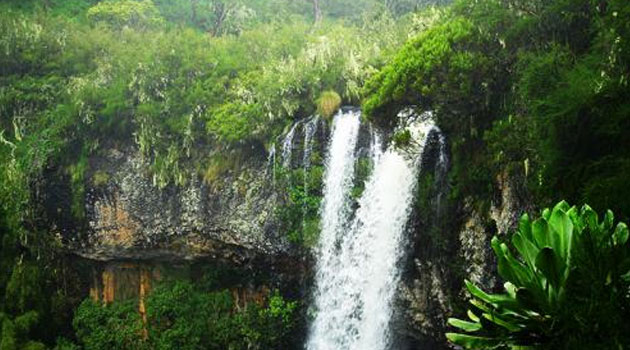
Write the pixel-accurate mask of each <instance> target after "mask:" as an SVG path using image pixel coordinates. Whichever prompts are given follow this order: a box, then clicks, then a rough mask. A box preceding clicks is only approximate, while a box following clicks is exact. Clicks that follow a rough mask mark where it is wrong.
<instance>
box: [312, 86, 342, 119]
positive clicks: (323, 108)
mask: <svg viewBox="0 0 630 350" xmlns="http://www.w3.org/2000/svg"><path fill="white" fill-rule="evenodd" d="M340 106H341V96H339V94H338V93H336V92H334V91H332V90H330V91H324V92H323V93H322V94H321V95H320V96H319V99H317V112H318V113H319V114H321V116H322V117H324V118H330V117H332V116H333V114H335V112H337V110H339V107H340Z"/></svg>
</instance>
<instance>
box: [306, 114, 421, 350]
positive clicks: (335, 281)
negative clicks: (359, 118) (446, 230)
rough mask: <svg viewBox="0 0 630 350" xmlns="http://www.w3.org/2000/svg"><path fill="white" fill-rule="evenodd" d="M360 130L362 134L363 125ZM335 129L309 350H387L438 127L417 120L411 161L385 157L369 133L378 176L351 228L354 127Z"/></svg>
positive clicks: (346, 122) (344, 121)
mask: <svg viewBox="0 0 630 350" xmlns="http://www.w3.org/2000/svg"><path fill="white" fill-rule="evenodd" d="M350 124H352V127H350ZM356 125H357V128H358V122H356ZM333 128H334V130H333V134H332V137H331V144H330V147H329V149H328V158H327V163H326V174H325V191H324V200H323V207H322V213H321V214H322V217H321V219H322V231H321V236H320V246H319V247H318V257H317V258H318V261H317V271H316V281H315V283H316V290H315V295H314V298H315V309H316V316H315V319H314V320H313V322H312V324H311V327H310V332H309V339H308V341H307V344H306V347H307V349H308V350H345V349H352V350H385V349H388V348H389V347H390V345H391V339H390V338H391V337H390V329H389V325H390V319H391V316H392V302H393V299H394V296H395V289H396V285H397V283H398V281H399V278H400V270H399V262H400V260H401V257H402V254H403V250H404V249H403V248H404V234H403V233H404V229H405V226H406V223H407V219H408V217H409V214H410V211H411V202H412V200H413V194H414V192H415V191H414V189H415V185H416V178H417V171H418V168H419V159H420V155H421V152H422V150H423V148H424V144H425V140H426V135H427V134H428V132H429V131H430V130H431V128H433V125H432V124H431V123H428V122H416V123H415V124H414V125H413V126H412V127H411V128H410V131H411V132H412V138H413V139H414V140H415V141H416V143H415V145H416V146H415V148H416V149H414V150H413V152H410V154H413V156H408V155H407V156H406V155H403V154H401V153H399V152H398V151H397V150H395V149H394V148H393V147H391V146H390V147H389V148H388V149H387V150H386V151H385V152H381V145H380V138H379V137H378V135H377V134H376V133H374V134H373V135H372V140H373V145H372V147H371V157H372V159H373V161H374V170H373V173H372V175H371V177H370V179H369V181H368V182H367V184H366V186H365V190H364V192H363V195H362V197H361V198H360V200H359V208H358V209H357V212H356V213H355V216H354V219H353V220H352V222H351V223H349V222H348V221H349V218H350V216H351V215H350V214H351V213H349V209H348V193H349V191H350V189H351V184H350V182H351V181H352V175H351V172H352V171H353V170H354V159H353V157H352V151H354V145H355V144H356V136H354V135H355V134H354V123H350V119H349V118H343V117H341V118H336V119H335V125H334V126H333ZM350 129H351V130H353V131H352V132H350ZM349 134H351V135H352V138H351V137H348V136H349ZM349 172H350V174H349Z"/></svg>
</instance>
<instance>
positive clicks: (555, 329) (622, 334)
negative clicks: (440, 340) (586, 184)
mask: <svg viewBox="0 0 630 350" xmlns="http://www.w3.org/2000/svg"><path fill="white" fill-rule="evenodd" d="M627 241H628V228H627V226H626V224H625V223H622V222H620V223H618V224H617V225H616V226H614V225H613V213H612V212H611V211H608V212H607V213H606V215H605V216H604V217H603V218H602V220H599V219H598V217H597V214H596V213H595V212H594V211H593V210H592V209H591V208H590V207H589V206H587V205H585V206H583V207H582V209H581V210H578V209H577V208H576V207H569V205H568V204H567V203H566V202H564V201H563V202H560V203H558V204H557V205H556V206H555V207H554V208H553V210H549V209H545V210H544V211H543V212H542V217H541V218H539V219H537V220H535V221H533V222H532V221H531V220H530V219H529V217H528V216H527V215H523V217H522V218H521V221H520V224H519V229H518V232H516V233H515V234H514V235H513V236H512V240H511V242H512V247H513V248H514V249H515V250H516V252H517V253H518V254H516V255H514V254H513V249H512V248H511V247H508V245H507V244H506V243H504V242H501V241H500V240H499V239H498V238H496V237H495V238H494V239H493V240H492V249H493V250H494V252H495V254H496V256H497V261H498V272H499V275H500V276H501V277H502V278H503V279H504V280H506V283H505V285H504V288H505V293H503V294H488V293H486V292H484V291H483V290H482V289H481V288H479V287H478V286H476V285H475V284H473V283H471V282H469V281H466V288H467V289H468V291H469V292H470V293H471V294H472V296H473V298H472V299H471V301H470V303H471V304H472V305H473V307H474V308H473V309H472V310H469V311H468V317H469V319H470V321H464V320H460V319H455V318H451V319H449V323H450V324H451V325H452V326H454V327H456V328H459V329H460V330H462V331H463V332H464V333H447V334H446V337H447V338H448V339H449V340H450V341H451V342H453V343H455V344H457V345H460V346H463V347H464V348H467V349H495V348H511V349H516V348H521V347H528V348H545V349H547V348H549V349H576V348H585V349H598V348H602V349H603V348H606V349H609V348H619V347H620V346H621V345H620V344H628V340H630V339H628V332H629V331H630V327H629V326H628V325H627V322H624V320H626V319H627V317H628V316H629V315H630V313H629V311H630V310H629V308H630V300H629V297H628V295H627V292H628V287H629V286H630V284H629V282H630V271H629V270H630V250H629V249H628V248H629V247H628V244H627Z"/></svg>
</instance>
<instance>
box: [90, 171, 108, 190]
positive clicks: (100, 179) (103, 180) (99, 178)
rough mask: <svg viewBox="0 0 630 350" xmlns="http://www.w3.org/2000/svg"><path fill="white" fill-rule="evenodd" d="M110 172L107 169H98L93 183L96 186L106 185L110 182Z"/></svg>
mask: <svg viewBox="0 0 630 350" xmlns="http://www.w3.org/2000/svg"><path fill="white" fill-rule="evenodd" d="M109 178H110V176H109V174H108V173H107V172H106V171H103V170H98V171H96V172H95V173H94V175H92V185H94V186H95V187H100V186H105V185H107V183H108V182H109Z"/></svg>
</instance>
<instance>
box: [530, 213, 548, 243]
mask: <svg viewBox="0 0 630 350" xmlns="http://www.w3.org/2000/svg"><path fill="white" fill-rule="evenodd" d="M532 233H533V236H534V242H536V246H538V248H542V247H545V246H548V245H549V225H548V223H547V220H545V219H544V218H539V219H537V220H536V221H534V224H533V225H532Z"/></svg>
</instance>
